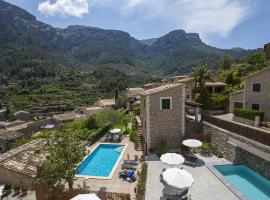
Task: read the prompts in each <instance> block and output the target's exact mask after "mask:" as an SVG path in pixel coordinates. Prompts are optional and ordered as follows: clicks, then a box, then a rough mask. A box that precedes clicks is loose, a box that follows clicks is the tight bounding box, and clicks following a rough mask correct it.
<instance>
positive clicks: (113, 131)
mask: <svg viewBox="0 0 270 200" xmlns="http://www.w3.org/2000/svg"><path fill="white" fill-rule="evenodd" d="M120 132H121V129H120V128H114V129H111V130H110V133H112V134H117V133H120Z"/></svg>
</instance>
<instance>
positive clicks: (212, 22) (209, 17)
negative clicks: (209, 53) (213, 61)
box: [122, 0, 251, 40]
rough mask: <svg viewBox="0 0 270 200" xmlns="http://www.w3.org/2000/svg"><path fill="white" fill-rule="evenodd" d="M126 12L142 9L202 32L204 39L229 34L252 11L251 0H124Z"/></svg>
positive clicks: (153, 15) (146, 13) (147, 15)
mask: <svg viewBox="0 0 270 200" xmlns="http://www.w3.org/2000/svg"><path fill="white" fill-rule="evenodd" d="M122 3H123V5H122V8H124V9H125V10H124V13H123V14H125V15H126V14H127V13H129V14H132V12H134V11H136V10H138V9H140V10H144V12H143V13H144V16H143V17H148V18H152V19H159V18H162V19H163V20H164V19H165V20H166V21H167V22H168V23H169V24H171V26H173V27H174V28H176V29H178V28H181V29H184V30H186V31H188V32H197V33H200V35H201V36H202V38H203V39H204V40H208V39H209V38H210V37H212V36H218V37H223V38H225V37H227V36H228V35H229V34H230V33H231V31H232V30H233V29H234V28H235V27H237V26H238V25H239V24H240V23H242V22H243V21H244V20H245V19H246V17H247V16H248V15H249V14H250V13H251V2H250V1H249V0H247V1H244V0H122Z"/></svg>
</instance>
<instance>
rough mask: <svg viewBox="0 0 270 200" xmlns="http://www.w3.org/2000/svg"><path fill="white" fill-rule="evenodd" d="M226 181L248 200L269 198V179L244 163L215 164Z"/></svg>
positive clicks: (267, 199) (268, 199) (269, 199)
mask: <svg viewBox="0 0 270 200" xmlns="http://www.w3.org/2000/svg"><path fill="white" fill-rule="evenodd" d="M214 167H215V168H216V169H217V170H218V172H220V173H221V174H222V175H223V176H224V178H225V180H226V181H228V182H229V183H231V184H232V185H233V187H235V188H236V189H237V190H239V191H240V192H241V193H242V194H244V195H245V196H246V197H247V198H248V199H250V200H270V181H269V180H267V179H266V178H264V177H262V176H261V175H259V174H258V173H256V172H254V171H253V170H251V169H250V168H248V167H247V166H245V165H215V166H214Z"/></svg>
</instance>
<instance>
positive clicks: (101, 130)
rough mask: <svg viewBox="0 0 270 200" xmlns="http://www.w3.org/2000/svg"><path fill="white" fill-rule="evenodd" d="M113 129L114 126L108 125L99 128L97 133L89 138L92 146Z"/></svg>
mask: <svg viewBox="0 0 270 200" xmlns="http://www.w3.org/2000/svg"><path fill="white" fill-rule="evenodd" d="M111 127H112V125H111V124H110V123H108V124H106V125H105V126H104V127H102V128H99V129H98V130H97V131H96V132H94V133H93V134H91V135H90V136H89V137H88V141H89V142H90V143H91V144H93V143H95V142H96V141H97V140H98V139H99V138H101V137H102V136H103V135H104V134H105V133H107V132H108V131H109V130H110V128H111Z"/></svg>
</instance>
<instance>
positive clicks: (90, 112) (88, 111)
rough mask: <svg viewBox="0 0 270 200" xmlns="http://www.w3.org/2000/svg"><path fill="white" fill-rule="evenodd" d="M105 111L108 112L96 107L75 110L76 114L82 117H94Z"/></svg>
mask: <svg viewBox="0 0 270 200" xmlns="http://www.w3.org/2000/svg"><path fill="white" fill-rule="evenodd" d="M104 111H106V109H105V108H100V107H96V106H90V107H80V108H77V109H76V110H75V112H76V113H78V114H80V115H87V116H90V115H94V114H97V113H100V112H104Z"/></svg>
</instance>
